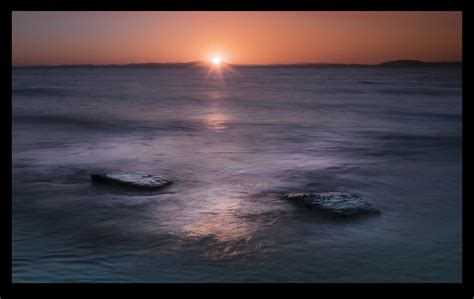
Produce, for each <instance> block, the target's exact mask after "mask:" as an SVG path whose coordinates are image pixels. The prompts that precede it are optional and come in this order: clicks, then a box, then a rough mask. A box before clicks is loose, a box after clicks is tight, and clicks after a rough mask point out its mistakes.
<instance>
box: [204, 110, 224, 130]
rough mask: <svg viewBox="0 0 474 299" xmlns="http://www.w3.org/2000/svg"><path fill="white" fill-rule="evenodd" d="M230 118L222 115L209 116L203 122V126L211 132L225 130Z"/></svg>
mask: <svg viewBox="0 0 474 299" xmlns="http://www.w3.org/2000/svg"><path fill="white" fill-rule="evenodd" d="M229 120H230V117H229V116H227V115H225V114H222V113H213V114H209V115H208V116H207V117H206V118H205V120H204V126H205V127H206V128H209V129H213V130H222V129H225V128H226V124H227V122H228V121H229Z"/></svg>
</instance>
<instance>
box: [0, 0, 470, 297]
mask: <svg viewBox="0 0 474 299" xmlns="http://www.w3.org/2000/svg"><path fill="white" fill-rule="evenodd" d="M464 7H465V5H464V3H462V2H461V1H458V0H449V1H448V0H444V1H442V0H432V1H426V2H423V1H418V0H412V1H402V0H398V1H397V0H379V1H375V0H374V1H369V0H361V1H357V0H337V1H329V0H326V1H317V0H313V1H311V2H309V1H308V2H302V1H291V2H289V1H288V2H285V3H284V2H273V3H270V2H269V3H264V2H260V3H256V2H255V1H253V2H250V1H239V2H220V3H217V1H216V2H213V1H209V0H207V1H195V2H193V3H185V2H182V1H179V2H178V1H176V2H171V1H167V2H151V1H150V2H148V3H146V2H145V1H143V2H137V1H133V2H127V3H124V2H114V3H113V5H110V6H107V5H105V4H104V3H98V2H96V3H92V2H85V1H81V2H75V3H72V2H69V3H68V2H61V3H54V2H47V1H41V2H39V1H38V2H34V3H33V2H32V3H27V2H23V1H22V2H16V3H10V4H9V5H8V9H6V10H3V11H2V15H1V16H2V17H1V22H2V23H3V24H2V25H3V26H2V29H3V31H4V32H3V34H2V35H1V36H2V38H4V42H3V43H2V52H1V53H2V55H1V58H2V60H3V61H2V62H3V64H2V67H3V72H2V75H4V76H5V77H4V78H3V80H2V83H3V90H2V91H3V93H4V97H3V100H2V101H1V105H2V109H1V112H2V116H3V117H2V118H1V121H2V129H3V130H5V131H4V137H3V138H2V141H3V146H2V149H4V150H5V152H4V153H3V154H2V155H1V157H2V160H3V163H2V166H3V167H4V168H5V169H4V170H3V174H4V175H5V178H4V179H2V180H1V182H2V184H3V188H2V191H3V192H4V196H2V197H1V200H0V222H1V226H0V229H1V231H0V238H1V243H0V245H1V246H0V248H1V258H0V299H4V298H23V297H24V298H32V297H37V296H41V297H42V296H47V297H53V298H54V297H58V298H69V297H71V296H73V297H74V296H77V297H81V298H84V297H91V296H92V297H94V296H96V295H97V296H104V295H105V296H106V297H109V296H110V297H112V296H113V297H116V296H119V297H124V298H135V297H137V298H144V297H160V296H166V293H168V292H170V294H172V295H173V296H176V295H179V294H183V293H184V294H186V293H188V292H193V293H192V295H194V294H196V295H197V294H202V295H205V296H212V295H214V296H219V297H223V296H228V295H244V294H245V295H247V294H248V295H250V294H255V291H261V292H262V294H266V295H273V294H279V295H286V294H289V295H296V294H298V295H299V294H300V292H301V291H307V292H308V294H309V295H310V296H317V297H322V298H326V297H333V296H334V295H336V296H340V295H343V296H345V297H354V296H355V297H356V298H357V297H359V296H360V297H363V298H386V297H393V298H395V297H396V298H400V297H404V296H409V297H415V296H416V294H417V293H418V292H419V293H418V294H420V296H421V297H422V298H431V297H435V298H436V297H440V298H474V290H473V287H472V285H471V283H472V280H471V277H472V276H471V269H470V268H469V267H468V266H467V265H469V264H470V263H471V262H472V260H471V258H470V257H469V253H470V252H471V251H472V247H470V245H469V242H468V241H467V240H466V238H468V237H469V236H470V235H469V233H468V227H470V226H469V225H468V222H469V218H468V212H467V211H471V209H470V207H471V203H470V200H469V199H468V198H466V197H464V194H465V192H464V191H465V179H464V178H465V177H466V174H467V173H466V172H465V169H466V168H465V167H464V165H465V164H466V162H467V161H468V158H469V157H468V155H465V152H466V150H467V147H468V145H467V143H466V142H464V136H465V135H464V134H465V133H466V129H465V128H466V125H467V118H466V116H465V111H467V105H468V103H469V99H470V98H471V96H468V90H466V89H465V87H466V86H465V81H466V76H465V74H466V67H467V65H466V63H469V59H466V56H465V55H463V58H462V60H463V70H462V72H463V82H462V84H463V104H462V106H463V107H462V109H463V119H462V134H463V144H462V147H463V150H462V151H463V153H462V163H463V169H462V191H463V209H462V220H463V225H462V229H463V231H462V236H463V237H462V238H463V240H462V243H463V244H462V248H463V251H462V260H463V269H462V277H463V278H462V283H459V284H456V283H444V284H443V283H439V284H438V283H301V284H285V283H270V284H261V283H252V284H243V283H235V284H229V283H222V284H221V283H218V284H202V283H197V284H182V283H174V284H169V283H167V284H140V283H138V284H132V283H124V284H120V283H117V284H109V283H107V284H103V283H97V284H93V283H77V284H70V283H48V284H32V283H12V272H11V270H12V248H11V245H12V244H11V242H12V235H11V233H12V229H11V226H12V215H11V210H12V204H11V203H12V192H11V183H12V180H11V168H10V166H11V163H12V159H11V148H12V147H11V146H12V140H11V132H12V131H11V130H12V124H11V111H12V103H11V100H7V99H11V83H12V82H11V81H12V77H11V76H12V74H11V67H12V61H11V59H10V57H11V54H12V47H11V42H12V36H11V34H12V32H11V26H12V12H13V11H49V10H51V11H72V10H82V11H108V10H109V11H124V10H131V11H142V10H143V11H145V10H164V11H181V10H184V11H194V10H196V11H231V10H237V11H308V10H323V11H324V10H331V11H461V12H462V18H463V19H462V23H463V29H462V35H463V45H462V51H463V54H464V53H466V52H468V53H469V48H470V47H469V44H468V40H467V39H466V33H465V32H466V30H467V23H468V22H469V21H470V20H469V17H470V14H469V13H467V12H466V10H465V9H464ZM7 41H8V42H7ZM229 289H232V292H231V294H230V293H229ZM111 290H114V292H110V293H109V291H111ZM101 291H106V292H107V293H105V292H104V293H102V294H103V295H102V294H101ZM164 292H165V293H164Z"/></svg>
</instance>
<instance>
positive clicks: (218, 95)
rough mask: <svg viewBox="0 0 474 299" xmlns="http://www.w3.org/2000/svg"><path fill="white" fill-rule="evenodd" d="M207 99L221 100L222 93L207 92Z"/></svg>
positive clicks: (216, 91)
mask: <svg viewBox="0 0 474 299" xmlns="http://www.w3.org/2000/svg"><path fill="white" fill-rule="evenodd" d="M209 99H211V100H219V99H222V93H221V92H220V91H219V90H212V91H210V92H209Z"/></svg>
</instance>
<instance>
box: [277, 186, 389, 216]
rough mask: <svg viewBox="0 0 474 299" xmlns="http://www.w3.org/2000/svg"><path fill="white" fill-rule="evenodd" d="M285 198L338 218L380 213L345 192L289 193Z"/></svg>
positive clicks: (367, 203) (362, 200)
mask: <svg viewBox="0 0 474 299" xmlns="http://www.w3.org/2000/svg"><path fill="white" fill-rule="evenodd" d="M283 197H284V198H286V199H288V200H291V201H294V202H297V203H301V204H304V205H305V206H307V207H309V208H317V209H319V210H321V211H323V212H328V213H330V214H332V215H336V216H355V215H366V214H378V213H380V211H379V210H378V209H376V208H374V207H372V205H371V204H370V203H369V202H368V201H366V200H365V199H362V198H360V197H359V196H358V195H355V194H349V193H344V192H323V193H287V194H285V195H283Z"/></svg>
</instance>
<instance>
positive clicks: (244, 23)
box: [12, 12, 462, 66]
mask: <svg viewBox="0 0 474 299" xmlns="http://www.w3.org/2000/svg"><path fill="white" fill-rule="evenodd" d="M461 22H462V14H461V12H13V14H12V64H13V66H37V65H44V66H46V65H70V64H130V63H180V62H193V61H209V60H210V59H211V58H212V57H213V56H215V55H218V56H219V57H221V58H222V60H223V61H224V62H227V63H231V64H293V63H341V64H379V63H382V62H386V61H391V60H400V59H410V60H422V61H429V62H445V61H462V53H461V52H462V51H461V47H462V32H461V31H462V29H461Z"/></svg>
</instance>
